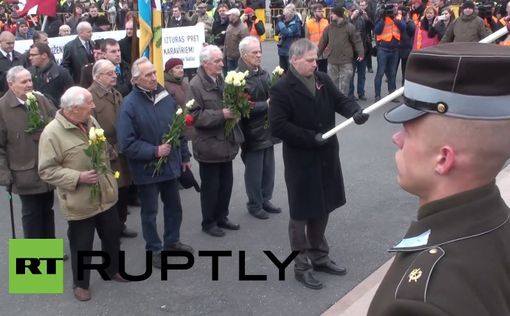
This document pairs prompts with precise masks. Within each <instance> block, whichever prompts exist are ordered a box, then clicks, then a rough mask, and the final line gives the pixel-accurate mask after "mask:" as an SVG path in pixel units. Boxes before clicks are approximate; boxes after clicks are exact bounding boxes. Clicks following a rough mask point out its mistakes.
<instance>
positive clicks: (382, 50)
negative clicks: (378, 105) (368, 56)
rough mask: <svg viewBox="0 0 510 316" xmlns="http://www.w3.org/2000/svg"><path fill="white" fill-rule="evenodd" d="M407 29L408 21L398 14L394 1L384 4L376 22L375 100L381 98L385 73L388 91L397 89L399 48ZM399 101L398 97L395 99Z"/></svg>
mask: <svg viewBox="0 0 510 316" xmlns="http://www.w3.org/2000/svg"><path fill="white" fill-rule="evenodd" d="M405 31H406V23H405V22H404V21H402V14H398V15H397V14H396V7H395V5H394V4H392V3H385V4H383V6H382V15H381V18H380V19H379V20H378V21H377V22H376V23H375V26H374V35H375V39H376V43H377V73H376V75H375V79H374V86H375V101H379V100H380V99H381V84H382V78H383V76H384V74H386V77H387V78H388V92H389V93H391V92H393V91H395V89H396V82H395V81H396V76H397V66H398V48H399V44H400V38H401V34H402V33H404V32H405ZM393 101H396V102H398V100H397V99H395V100H393Z"/></svg>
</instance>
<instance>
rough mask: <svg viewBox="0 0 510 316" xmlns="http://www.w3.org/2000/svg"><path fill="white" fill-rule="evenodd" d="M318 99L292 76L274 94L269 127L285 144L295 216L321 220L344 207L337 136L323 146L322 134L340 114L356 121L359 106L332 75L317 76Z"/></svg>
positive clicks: (283, 80)
mask: <svg viewBox="0 0 510 316" xmlns="http://www.w3.org/2000/svg"><path fill="white" fill-rule="evenodd" d="M315 79H316V90H315V91H316V92H315V96H313V95H312V94H311V93H310V92H309V91H308V89H307V88H306V87H305V85H304V84H303V83H302V82H301V81H300V80H299V79H298V78H297V77H296V76H295V75H294V74H293V73H292V72H291V71H289V72H288V73H287V75H285V76H284V77H283V78H282V79H280V80H279V81H278V82H277V83H276V84H275V85H274V86H273V87H272V88H271V91H270V106H269V122H270V127H271V132H272V134H273V136H275V137H278V138H280V139H281V140H282V141H283V162H284V165H285V182H286V184H287V191H288V199H289V209H290V217H291V218H292V219H295V220H307V219H313V218H320V217H323V216H325V215H327V214H328V213H330V212H332V211H333V210H335V209H336V208H338V207H340V206H342V205H344V204H345V191H344V183H343V178H342V169H341V167H340V157H339V154H338V151H339V147H338V139H337V138H336V136H333V137H331V138H330V139H329V141H328V142H326V144H324V145H322V146H318V145H317V144H316V142H315V135H316V134H317V133H324V132H326V131H328V130H330V129H331V128H333V127H334V126H335V113H338V114H340V115H342V116H344V117H347V118H348V117H351V116H352V115H353V114H354V113H355V112H356V111H358V110H359V109H360V107H359V105H358V104H357V103H356V102H354V101H351V100H350V99H348V98H347V97H345V96H344V95H342V93H340V91H339V90H338V89H337V88H336V87H335V85H334V84H333V82H332V81H331V79H330V78H329V77H328V75H327V74H323V73H321V72H316V73H315Z"/></svg>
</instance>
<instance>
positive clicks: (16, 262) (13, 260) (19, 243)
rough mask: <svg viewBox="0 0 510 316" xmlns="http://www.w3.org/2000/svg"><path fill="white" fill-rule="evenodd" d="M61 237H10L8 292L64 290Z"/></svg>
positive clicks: (54, 291)
mask: <svg viewBox="0 0 510 316" xmlns="http://www.w3.org/2000/svg"><path fill="white" fill-rule="evenodd" d="M63 256H64V241H63V240H62V239H10V240H9V294H61V293H64V262H63V259H62V257H63Z"/></svg>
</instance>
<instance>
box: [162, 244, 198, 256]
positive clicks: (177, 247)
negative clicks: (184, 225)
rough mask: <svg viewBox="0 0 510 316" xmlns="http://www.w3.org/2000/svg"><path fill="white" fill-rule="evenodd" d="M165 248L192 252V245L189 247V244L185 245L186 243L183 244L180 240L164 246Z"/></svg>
mask: <svg viewBox="0 0 510 316" xmlns="http://www.w3.org/2000/svg"><path fill="white" fill-rule="evenodd" d="M165 250H168V251H186V252H189V253H193V252H194V250H193V247H191V246H189V245H186V244H183V243H182V242H180V241H178V242H174V243H173V244H171V245H169V246H167V247H165Z"/></svg>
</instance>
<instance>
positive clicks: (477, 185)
mask: <svg viewBox="0 0 510 316" xmlns="http://www.w3.org/2000/svg"><path fill="white" fill-rule="evenodd" d="M509 72H510V54H509V53H508V48H505V47H501V46H497V45H493V44H479V43H452V44H445V45H438V46H434V47H430V48H426V49H423V50H420V51H416V52H413V53H411V55H410V57H409V60H408V64H407V71H406V80H405V85H404V104H403V105H400V106H398V107H396V108H395V109H392V110H391V111H389V112H388V113H386V114H385V117H386V120H387V121H389V122H391V123H403V129H402V130H401V131H399V132H397V133H396V134H395V135H394V136H393V142H394V143H395V145H396V146H397V147H398V150H397V153H396V155H395V160H396V164H397V171H398V176H397V180H398V182H399V184H400V186H401V187H402V188H403V189H404V190H406V191H407V192H409V193H411V194H413V195H416V196H417V197H418V198H419V204H420V208H419V209H418V216H417V220H416V221H413V222H412V223H411V225H410V227H409V229H408V231H407V233H406V234H405V236H404V238H403V239H402V241H401V242H400V243H398V244H397V245H396V246H394V247H393V248H391V249H390V251H391V252H393V253H395V260H394V262H393V264H392V265H391V267H390V269H389V271H388V273H387V274H386V276H385V278H384V279H383V281H382V283H381V285H380V286H379V289H378V291H377V293H376V294H375V297H374V299H373V301H372V303H371V306H370V309H369V312H368V315H370V316H374V315H377V316H383V315H384V316H386V315H387V316H389V315H391V316H399V315H413V316H419V315H428V316H429V315H462V316H470V315H473V316H475V315H476V316H479V315H510V270H509V269H510V243H509V242H508V240H509V237H510V223H509V208H508V207H507V206H506V204H505V202H504V201H503V199H502V198H501V195H500V192H499V190H498V188H497V186H496V184H495V178H496V175H497V174H498V173H499V171H500V170H501V169H502V167H503V165H504V163H505V162H506V161H507V159H509V158H510V137H508V135H509V134H510V106H509V105H510V85H508V76H507V75H506V74H507V73H509ZM474 74H476V75H474ZM488 75H490V76H491V81H490V82H489V81H487V80H486V79H485V78H486V77H487V76H488Z"/></svg>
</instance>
